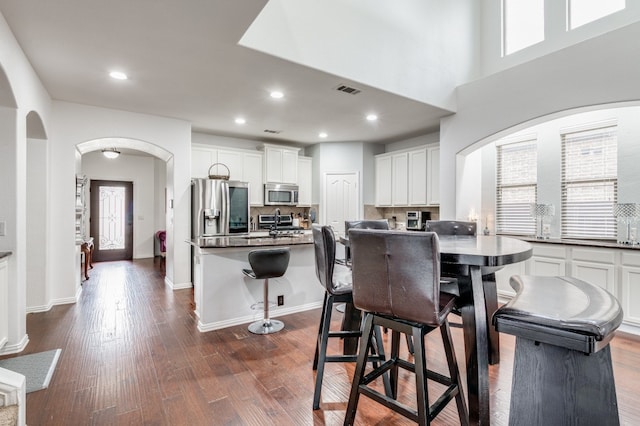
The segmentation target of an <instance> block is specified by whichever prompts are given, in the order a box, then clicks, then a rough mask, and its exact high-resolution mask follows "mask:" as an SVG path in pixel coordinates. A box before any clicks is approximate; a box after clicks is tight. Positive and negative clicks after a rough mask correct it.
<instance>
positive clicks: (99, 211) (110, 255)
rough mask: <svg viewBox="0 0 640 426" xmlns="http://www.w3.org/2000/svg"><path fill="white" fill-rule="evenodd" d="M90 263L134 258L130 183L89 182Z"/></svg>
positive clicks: (131, 187) (131, 189)
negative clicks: (91, 251) (91, 243)
mask: <svg viewBox="0 0 640 426" xmlns="http://www.w3.org/2000/svg"><path fill="white" fill-rule="evenodd" d="M90 221H91V225H90V230H91V236H92V237H93V240H94V251H93V260H94V261H97V262H100V261H110V260H131V259H133V183H132V182H120V181H106V180H91V217H90Z"/></svg>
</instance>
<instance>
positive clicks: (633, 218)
mask: <svg viewBox="0 0 640 426" xmlns="http://www.w3.org/2000/svg"><path fill="white" fill-rule="evenodd" d="M613 215H614V216H615V218H616V220H617V221H618V223H621V224H623V225H625V230H626V236H625V238H624V239H622V238H620V235H619V233H618V243H619V244H630V245H635V244H640V242H638V234H637V229H638V228H637V226H636V225H637V222H638V219H640V204H637V203H618V204H615V205H614V206H613Z"/></svg>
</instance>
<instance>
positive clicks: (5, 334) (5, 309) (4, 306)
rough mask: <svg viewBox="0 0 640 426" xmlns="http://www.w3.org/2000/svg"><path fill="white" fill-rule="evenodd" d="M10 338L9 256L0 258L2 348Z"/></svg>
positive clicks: (0, 330)
mask: <svg viewBox="0 0 640 426" xmlns="http://www.w3.org/2000/svg"><path fill="white" fill-rule="evenodd" d="M8 339H9V266H8V261H7V258H6V257H4V258H2V259H0V349H2V347H3V346H4V345H5V344H6V343H7V340H8Z"/></svg>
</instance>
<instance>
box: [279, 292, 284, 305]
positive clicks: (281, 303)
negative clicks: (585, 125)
mask: <svg viewBox="0 0 640 426" xmlns="http://www.w3.org/2000/svg"><path fill="white" fill-rule="evenodd" d="M282 305H284V296H283V295H282V294H281V295H280V296H278V306H282Z"/></svg>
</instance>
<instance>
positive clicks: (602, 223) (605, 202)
mask: <svg viewBox="0 0 640 426" xmlns="http://www.w3.org/2000/svg"><path fill="white" fill-rule="evenodd" d="M617 193H618V139H617V126H615V125H614V126H608V127H599V128H595V129H590V130H584V131H579V132H573V133H565V134H563V135H562V237H564V238H591V239H616V233H617V228H616V221H615V218H614V217H613V205H614V204H615V203H616V200H617Z"/></svg>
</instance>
